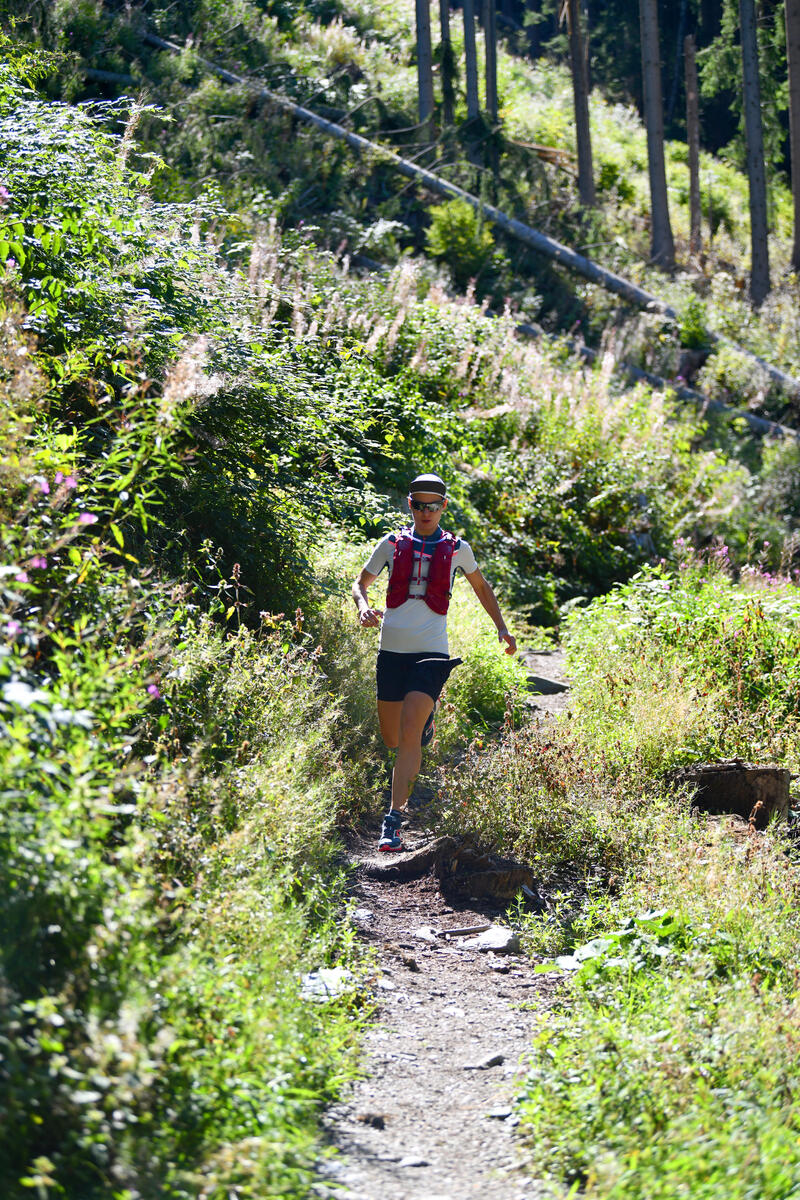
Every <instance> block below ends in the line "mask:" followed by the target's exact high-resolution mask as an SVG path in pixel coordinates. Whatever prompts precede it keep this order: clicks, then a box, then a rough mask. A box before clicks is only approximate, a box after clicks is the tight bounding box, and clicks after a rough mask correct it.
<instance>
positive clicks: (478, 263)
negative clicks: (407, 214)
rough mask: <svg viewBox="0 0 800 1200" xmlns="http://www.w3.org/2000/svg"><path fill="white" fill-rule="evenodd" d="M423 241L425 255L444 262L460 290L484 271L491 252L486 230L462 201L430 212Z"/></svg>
mask: <svg viewBox="0 0 800 1200" xmlns="http://www.w3.org/2000/svg"><path fill="white" fill-rule="evenodd" d="M425 241H426V245H427V249H428V253H429V254H431V255H433V257H434V258H438V259H441V260H442V261H443V262H446V263H447V265H448V267H449V268H450V270H451V272H452V275H453V282H454V283H455V284H456V287H458V288H459V289H461V290H464V289H465V288H466V287H467V285H468V284H469V282H470V280H475V279H477V278H479V277H480V276H481V274H482V273H483V272H484V271H486V269H487V268H488V266H489V264H490V262H491V259H492V254H493V251H494V238H493V237H492V232H491V229H490V227H489V226H488V225H487V224H486V222H485V221H484V220H483V219H482V218H481V216H480V214H479V213H477V212H476V211H475V209H474V208H473V207H472V205H471V204H468V203H467V201H466V200H447V201H445V203H444V204H439V205H437V207H436V208H434V209H432V210H431V223H430V227H429V228H428V230H427V231H426V234H425Z"/></svg>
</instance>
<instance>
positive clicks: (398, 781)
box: [392, 692, 433, 809]
mask: <svg viewBox="0 0 800 1200" xmlns="http://www.w3.org/2000/svg"><path fill="white" fill-rule="evenodd" d="M432 712H433V700H432V699H431V697H430V696H429V695H427V693H426V692H408V694H407V695H406V697H405V699H404V700H403V705H402V709H401V711H400V739H399V742H398V747H397V758H396V759H395V762H394V773H393V775H392V808H395V809H397V808H400V809H404V808H405V806H406V803H407V802H408V797H409V795H410V794H411V788H412V787H413V785H414V780H415V779H416V778H417V775H419V769H420V767H421V766H422V746H421V745H420V738H421V737H422V730H423V727H424V725H425V722H426V721H427V719H428V717H429V716H430V714H431V713H432Z"/></svg>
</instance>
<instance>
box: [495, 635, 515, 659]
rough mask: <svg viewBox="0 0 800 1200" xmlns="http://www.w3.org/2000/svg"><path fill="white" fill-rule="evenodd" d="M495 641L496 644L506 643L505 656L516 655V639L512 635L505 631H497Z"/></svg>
mask: <svg viewBox="0 0 800 1200" xmlns="http://www.w3.org/2000/svg"><path fill="white" fill-rule="evenodd" d="M497 640H498V642H507V643H508V645H507V646H506V654H516V653H517V639H516V638H515V637H514V635H513V633H509V632H508V630H507V629H498V631H497Z"/></svg>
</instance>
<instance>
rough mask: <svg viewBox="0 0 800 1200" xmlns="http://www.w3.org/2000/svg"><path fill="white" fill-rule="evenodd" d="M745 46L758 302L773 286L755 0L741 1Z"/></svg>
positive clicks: (753, 282) (753, 291)
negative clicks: (771, 281) (768, 234)
mask: <svg viewBox="0 0 800 1200" xmlns="http://www.w3.org/2000/svg"><path fill="white" fill-rule="evenodd" d="M739 32H740V35H741V45H742V86H743V92H744V131H745V138H746V142H747V177H748V180H749V182H750V254H751V259H750V298H751V300H752V301H753V303H754V304H756V305H758V304H761V302H762V301H763V300H764V298H765V296H766V295H767V294H768V292H769V289H770V282H769V246H768V244H767V175H766V170H765V167H764V132H763V128H762V125H761V85H760V82H759V78H758V36H757V33H756V7H755V0H739Z"/></svg>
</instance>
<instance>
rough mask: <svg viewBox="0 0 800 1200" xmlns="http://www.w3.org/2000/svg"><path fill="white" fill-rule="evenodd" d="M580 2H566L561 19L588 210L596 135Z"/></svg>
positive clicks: (592, 197) (591, 199)
mask: <svg viewBox="0 0 800 1200" xmlns="http://www.w3.org/2000/svg"><path fill="white" fill-rule="evenodd" d="M580 8H581V6H580V3H579V0H563V3H562V8H561V18H562V20H564V19H566V22H567V33H568V35H569V57H570V67H571V70H572V95H573V101H574V105H575V139H576V143H577V148H578V195H579V196H580V200H581V204H582V205H583V206H584V207H585V208H591V207H592V206H593V205H594V203H595V200H596V197H595V190H594V169H593V166H592V134H591V130H590V127H589V80H588V70H587V67H588V53H587V47H588V35H587V38H586V40H584V36H583V30H582V28H581V12H580Z"/></svg>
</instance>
